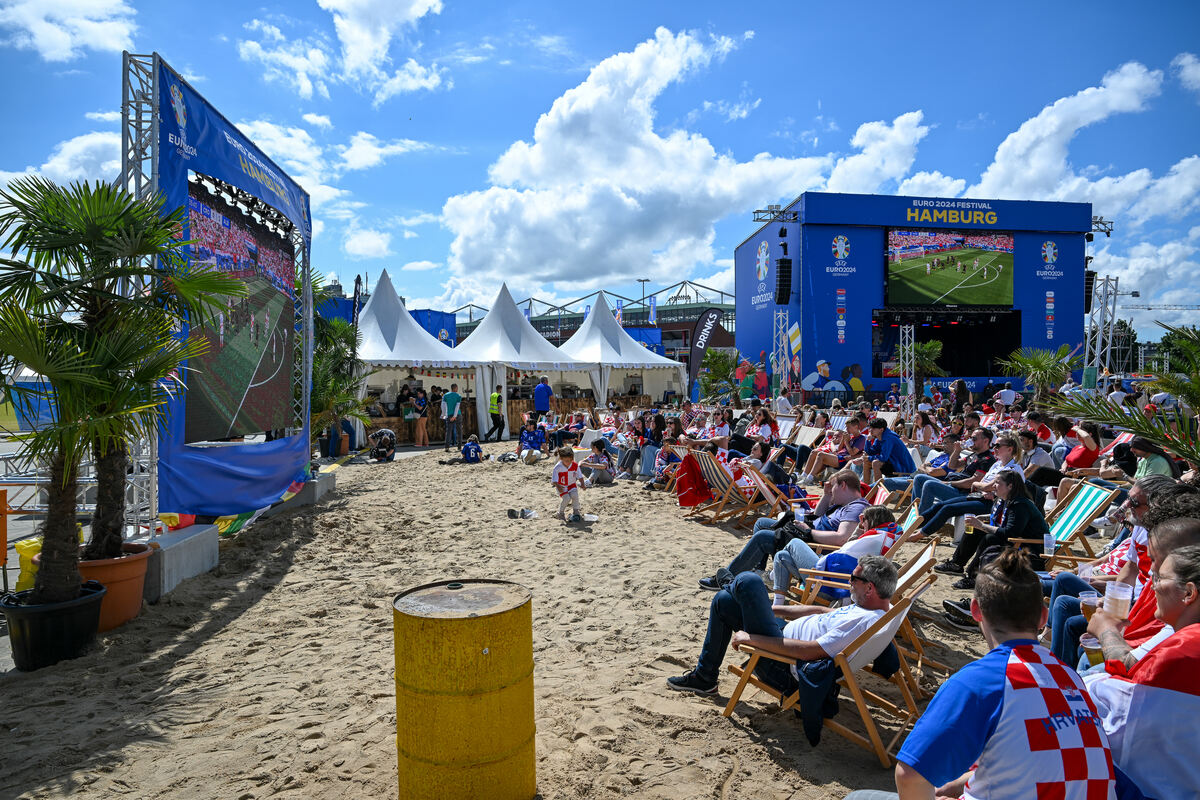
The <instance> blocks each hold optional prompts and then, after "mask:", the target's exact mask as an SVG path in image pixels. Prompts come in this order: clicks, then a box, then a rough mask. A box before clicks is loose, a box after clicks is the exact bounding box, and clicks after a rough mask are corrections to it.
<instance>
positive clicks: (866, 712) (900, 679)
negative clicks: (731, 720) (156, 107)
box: [721, 575, 936, 768]
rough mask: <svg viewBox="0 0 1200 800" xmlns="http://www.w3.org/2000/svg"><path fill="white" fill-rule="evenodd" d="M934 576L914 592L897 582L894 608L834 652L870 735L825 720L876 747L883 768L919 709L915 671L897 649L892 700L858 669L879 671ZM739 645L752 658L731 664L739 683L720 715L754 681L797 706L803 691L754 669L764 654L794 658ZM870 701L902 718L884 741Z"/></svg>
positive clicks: (787, 705)
mask: <svg viewBox="0 0 1200 800" xmlns="http://www.w3.org/2000/svg"><path fill="white" fill-rule="evenodd" d="M935 579H936V576H935V575H926V576H925V578H924V580H922V581H920V582H918V583H917V585H915V586H914V587H912V590H911V591H910V592H908V593H907V594H904V595H901V594H900V591H899V587H897V591H896V592H895V593H894V594H893V597H892V606H891V608H889V609H888V610H887V612H885V613H884V614H883V616H881V617H880V618H879V619H878V620H876V621H875V623H874V624H873V625H871V627H869V628H868V629H867V630H865V631H863V632H862V634H860V635H859V636H858V638H856V639H855V640H854V641H853V642H851V643H850V644H848V645H847V646H846V648H845V649H844V650H842V652H840V653H838V654H837V655H835V656H834V657H833V660H834V663H835V664H836V665H837V667H838V671H839V673H840V677H839V678H838V679H837V680H838V684H839V685H841V686H842V687H843V688H845V689H846V691H848V692H849V693H850V697H851V698H852V699H853V700H854V706H855V708H856V710H857V711H858V716H859V719H860V721H861V722H862V725H863V727H864V728H865V729H866V734H867V735H866V736H863V735H862V734H860V733H858V732H856V731H852V730H850V729H849V728H848V727H846V726H845V725H843V724H842V723H840V722H838V721H837V720H836V719H827V720H825V727H826V728H829V729H830V730H831V731H833V732H834V733H837V734H838V735H840V736H843V737H845V738H846V739H849V740H850V741H851V742H854V743H855V744H857V745H858V746H859V747H862V748H863V749H865V750H869V751H871V752H873V753H875V756H876V757H877V758H878V759H879V763H880V765H881V766H883V767H884V768H887V767H890V766H892V765H893V763H894V762H895V756H894V753H895V752H896V750H898V749H899V745H900V742H901V740H902V739H903V738H904V736H905V734H906V733H907V732H908V729H909V727H910V726H911V725H912V724H913V723H914V722H916V720H917V718H918V717H919V716H920V715H921V712H920V710H919V709H918V708H917V704H916V700H915V698H914V697H913V694H912V690H911V688H910V687H911V685H912V673H911V671H910V670H909V667H908V662H907V659H906V658H905V656H904V653H903V652H899V653H898V656H899V660H900V669H899V670H898V671H897V672H896V674H895V675H892V676H891V677H890V678H886V680H887V681H888V682H890V683H892V684H893V685H894V686H896V687H897V688H898V689H899V690H900V694H901V697H902V699H901V703H896V702H893V701H892V700H889V699H887V698H886V697H884V696H882V695H880V694H878V693H876V692H873V691H869V690H866V689H863V688H862V686H861V685H860V684H859V682H858V673H859V671H864V672H868V673H870V674H875V673H871V671H870V664H871V662H872V661H874V660H875V659H876V658H877V657H878V656H879V654H880V653H882V652H883V651H884V650H885V649H886V648H887V646H888V644H889V643H890V642H891V641H892V640H893V639H894V638H895V637H896V634H897V632H898V631H899V630H900V626H901V625H902V624H903V623H904V620H905V618H906V616H907V614H908V609H909V608H910V607H911V606H912V604H913V602H915V601H916V600H917V598H919V597H920V596H921V595H922V594H924V592H925V590H927V589H928V588H929V587H930V585H931V584H932V583H933V582H934V580H935ZM741 649H742V651H743V652H745V653H746V654H747V655H749V656H750V660H749V661H748V662H746V663H745V664H744V665H737V664H730V665H729V671H730V672H732V673H733V674H734V675H737V676H738V679H739V680H738V684H737V688H736V689H734V692H733V695H732V696H731V697H730V698H729V703H728V704H726V706H725V710H724V711H723V712H721V713H722V715H723V716H726V717H728V716H730V715H732V714H733V709H734V708H735V707H736V706H737V703H738V700H740V699H741V697H742V693H743V692H744V691H745V690H746V686H747V684H750V685H753V686H754V688H756V689H758V690H759V691H763V692H766V693H767V694H769V695H770V696H771V697H774V698H775V699H776V700H778V701H779V702H780V704H781V706H782V710H784V711H786V710H787V709H789V708H792V707H793V706H795V705H796V703H797V702H798V701H799V699H800V696H799V692H793V693H792V694H791V695H789V696H787V697H784V696H783V695H782V693H781V692H779V691H778V690H777V689H774V688H773V687H771V686H769V685H767V684H766V683H764V682H762V681H761V680H759V679H758V678H757V677H755V675H754V668H755V667H756V666H758V662H759V660H760V659H763V658H769V659H771V660H773V661H778V662H780V663H783V664H788V665H791V664H794V663H795V662H794V661H793V660H791V659H789V658H786V657H785V656H780V655H776V654H775V653H769V652H767V651H765V650H759V649H758V648H755V647H747V646H744V647H742V648H741ZM879 677H882V676H879ZM872 706H874V707H875V708H878V709H879V710H881V711H884V712H885V713H887V714H889V715H891V716H893V717H895V718H896V719H898V720H899V721H900V730H898V731H897V732H896V734H895V735H894V736H893V737H892V738H891V739H890V740H889V741H888V742H887V744H884V741H883V737H882V736H881V735H880V732H879V727H878V725H876V723H875V717H874V715H873V714H872Z"/></svg>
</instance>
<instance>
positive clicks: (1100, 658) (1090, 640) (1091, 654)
mask: <svg viewBox="0 0 1200 800" xmlns="http://www.w3.org/2000/svg"><path fill="white" fill-rule="evenodd" d="M1079 647H1080V649H1082V650H1083V652H1084V653H1085V654H1086V655H1087V660H1088V663H1089V664H1091V665H1092V666H1093V667H1095V666H1098V665H1100V664H1103V663H1104V650H1103V649H1101V647H1100V640H1099V639H1097V638H1096V637H1095V636H1092V635H1091V634H1090V633H1085V634H1084V635H1083V636H1080V637H1079Z"/></svg>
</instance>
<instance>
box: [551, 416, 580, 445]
mask: <svg viewBox="0 0 1200 800" xmlns="http://www.w3.org/2000/svg"><path fill="white" fill-rule="evenodd" d="M586 427H587V424H586V423H585V422H584V419H583V412H582V411H576V412H575V414H574V415H572V417H571V419H570V421H569V422H567V424H566V425H563V426H562V427H561V428H557V429H556V430H554V431H553V432H552V433H551V434H548V437H547V438H548V440H550V441H552V442H553V443H554V447H555V449H558V448H559V447H562V446H563V445H564V444H574V443H575V442H578V441H579V437H580V436H582V435H583V430H584V428H586Z"/></svg>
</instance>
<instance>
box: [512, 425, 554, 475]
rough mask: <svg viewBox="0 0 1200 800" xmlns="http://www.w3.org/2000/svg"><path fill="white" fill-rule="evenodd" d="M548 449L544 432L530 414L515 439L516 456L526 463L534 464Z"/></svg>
mask: <svg viewBox="0 0 1200 800" xmlns="http://www.w3.org/2000/svg"><path fill="white" fill-rule="evenodd" d="M549 451H550V445H549V444H548V443H547V442H546V432H545V431H544V430H542V429H541V428H539V427H538V426H537V423H536V422H535V421H534V418H533V417H532V416H531V417H530V418H529V419H527V420H526V421H525V429H524V430H523V431H521V435H520V437H519V438H518V439H517V458H519V459H521V460H522V461H524V462H525V463H526V464H536V463H537V462H538V461H540V460H541V459H542V457H543V456H545V455H546V453H548V452H549Z"/></svg>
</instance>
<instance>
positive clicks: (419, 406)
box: [412, 389, 429, 447]
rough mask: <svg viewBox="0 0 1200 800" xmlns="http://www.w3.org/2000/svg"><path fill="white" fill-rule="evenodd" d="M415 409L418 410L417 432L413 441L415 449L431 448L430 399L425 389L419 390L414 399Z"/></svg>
mask: <svg viewBox="0 0 1200 800" xmlns="http://www.w3.org/2000/svg"><path fill="white" fill-rule="evenodd" d="M412 404H413V408H415V409H416V410H417V431H416V436H415V438H414V441H413V446H414V447H429V430H428V428H427V427H426V426H427V425H428V424H429V398H428V397H426V396H425V390H424V389H417V393H416V395H415V396H414V397H413V399H412Z"/></svg>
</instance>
